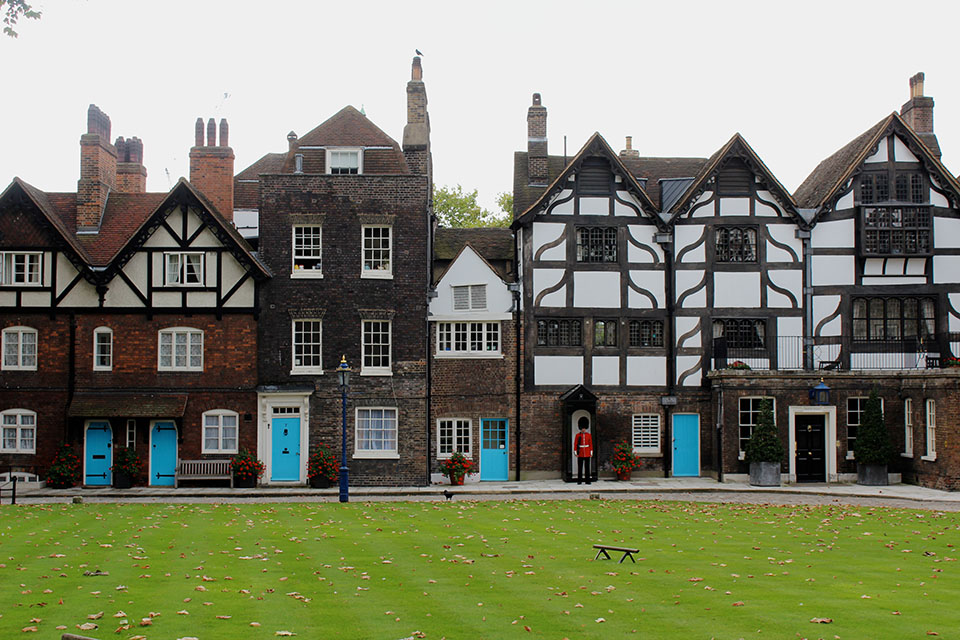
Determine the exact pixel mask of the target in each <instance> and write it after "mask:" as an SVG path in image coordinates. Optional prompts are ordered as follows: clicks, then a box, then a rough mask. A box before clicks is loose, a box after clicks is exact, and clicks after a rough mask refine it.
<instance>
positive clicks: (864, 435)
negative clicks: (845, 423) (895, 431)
mask: <svg viewBox="0 0 960 640" xmlns="http://www.w3.org/2000/svg"><path fill="white" fill-rule="evenodd" d="M892 452H893V447H892V446H891V445H890V434H889V432H887V425H886V422H885V421H884V419H883V407H882V405H881V404H880V396H879V395H878V394H877V388H876V387H874V388H873V390H871V391H870V397H869V398H867V404H866V406H865V407H864V409H863V417H862V418H861V419H860V426H859V427H858V428H857V448H856V450H855V452H854V453H855V456H856V459H857V483H858V484H863V485H869V486H883V485H886V484H890V481H889V479H888V477H887V463H888V462H890V455H891V453H892Z"/></svg>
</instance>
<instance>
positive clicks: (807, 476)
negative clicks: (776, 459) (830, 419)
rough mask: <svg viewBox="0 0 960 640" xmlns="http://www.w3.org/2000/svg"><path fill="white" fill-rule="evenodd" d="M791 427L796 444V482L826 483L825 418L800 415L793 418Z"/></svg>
mask: <svg viewBox="0 0 960 640" xmlns="http://www.w3.org/2000/svg"><path fill="white" fill-rule="evenodd" d="M793 426H794V433H795V434H796V436H795V437H796V442H797V460H796V469H797V482H826V479H827V456H826V455H825V454H826V451H825V448H826V443H825V438H824V432H825V431H826V416H825V415H823V414H813V415H804V414H800V415H797V416H796V417H795V418H794V423H793Z"/></svg>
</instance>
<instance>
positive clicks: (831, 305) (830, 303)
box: [810, 296, 843, 336]
mask: <svg viewBox="0 0 960 640" xmlns="http://www.w3.org/2000/svg"><path fill="white" fill-rule="evenodd" d="M839 305H840V296H813V326H812V327H810V332H811V333H813V331H814V330H815V329H816V328H817V325H818V324H820V322H821V321H822V320H823V319H824V318H826V317H827V316H830V315H832V314H833V312H834V311H836V310H837V307H838V306H839ZM842 317H843V316H842V315H839V316H837V317H836V318H834V319H833V320H831V321H830V322H828V323H827V324H825V325H823V327H822V328H821V329H820V334H819V335H821V336H838V335H840V325H841V318H842Z"/></svg>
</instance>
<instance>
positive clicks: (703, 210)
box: [678, 191, 715, 228]
mask: <svg viewBox="0 0 960 640" xmlns="http://www.w3.org/2000/svg"><path fill="white" fill-rule="evenodd" d="M712 197H713V191H704V192H703V193H702V194H700V197H699V198H697V199H696V200H694V201H693V203H692V205H691V209H692V208H693V205H697V204H700V203H701V202H706V201H707V200H709V199H710V198H712ZM714 214H715V211H714V207H713V204H712V203H711V204H708V205H704V206H702V207H700V208H699V209H697V210H696V211H694V212H693V215H692V216H691V217H693V218H712V217H713V216H714ZM678 228H679V227H678Z"/></svg>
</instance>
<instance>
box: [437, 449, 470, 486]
mask: <svg viewBox="0 0 960 640" xmlns="http://www.w3.org/2000/svg"><path fill="white" fill-rule="evenodd" d="M473 467H474V464H473V460H471V459H469V458H468V457H467V456H465V455H463V454H462V453H460V452H459V451H455V452H454V454H453V455H452V456H450V457H449V458H447V459H446V460H444V461H443V462H441V463H440V473H442V474H444V475H445V476H447V477H448V478H450V484H453V485H459V484H463V477H464V476H465V475H467V474H468V473H473Z"/></svg>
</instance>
